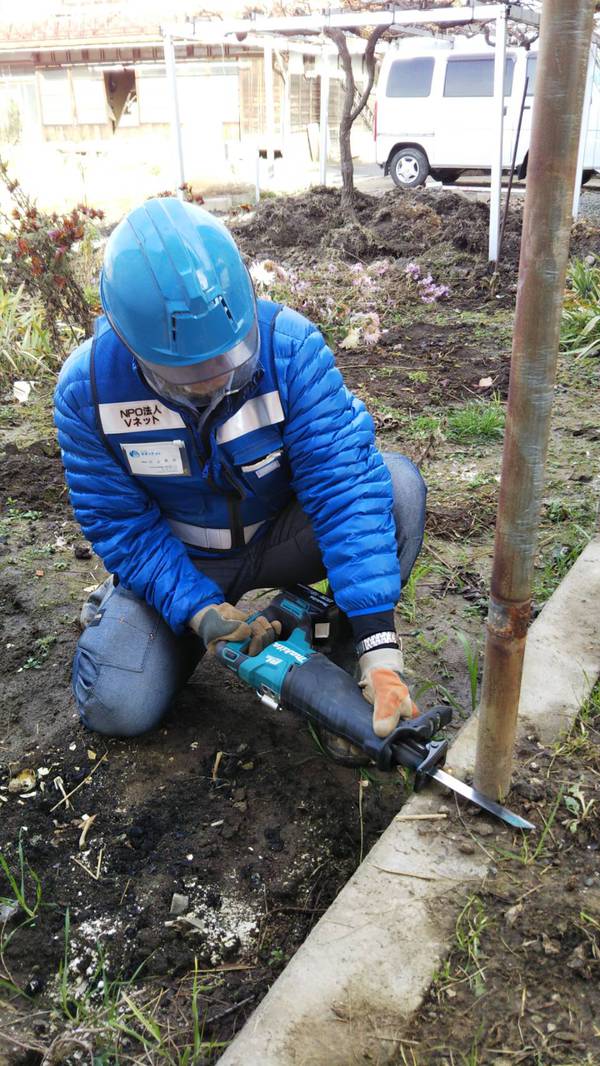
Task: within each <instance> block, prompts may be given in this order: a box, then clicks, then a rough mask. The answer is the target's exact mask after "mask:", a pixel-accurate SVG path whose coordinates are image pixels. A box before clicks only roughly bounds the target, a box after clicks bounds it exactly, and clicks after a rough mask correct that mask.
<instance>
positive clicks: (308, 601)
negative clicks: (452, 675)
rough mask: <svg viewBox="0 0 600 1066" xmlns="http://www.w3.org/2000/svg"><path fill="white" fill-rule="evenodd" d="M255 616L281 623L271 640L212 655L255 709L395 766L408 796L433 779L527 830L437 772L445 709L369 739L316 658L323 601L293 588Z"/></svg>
mask: <svg viewBox="0 0 600 1066" xmlns="http://www.w3.org/2000/svg"><path fill="white" fill-rule="evenodd" d="M260 614H261V615H263V616H264V617H266V618H268V619H269V620H270V621H275V620H278V621H279V622H281V626H282V632H281V636H280V638H279V639H278V640H275V641H274V642H273V643H272V644H270V645H269V647H267V648H265V649H264V650H263V651H262V652H260V653H259V654H258V655H253V656H250V655H247V654H246V653H245V651H244V648H245V647H246V645H245V644H244V643H235V642H231V641H229V642H226V641H220V642H219V643H218V644H217V649H216V655H217V658H218V659H219V661H220V662H221V663H222V664H223V666H225V667H227V669H229V670H231V671H232V672H233V673H234V674H236V675H237V676H238V677H239V678H241V680H242V681H245V682H246V684H248V685H249V686H250V687H251V688H252V689H254V691H255V692H256V694H257V696H258V698H259V700H260V701H261V702H262V703H264V704H266V705H267V706H268V707H271V708H272V709H273V710H277V709H279V708H285V709H286V710H291V711H295V712H296V713H298V714H300V715H302V716H303V717H305V718H308V719H309V721H311V722H313V724H314V725H315V726H317V727H318V728H322V729H325V730H328V731H329V732H331V733H335V734H337V735H338V736H340V737H344V738H345V739H346V740H348V741H350V743H352V744H354V745H355V746H356V747H358V748H360V749H361V750H362V751H364V753H365V755H367V756H368V757H369V759H371V760H372V761H373V762H374V763H375V765H376V766H377V768H378V769H380V770H393V769H394V768H395V767H397V766H403V767H407V768H408V769H410V770H413V771H414V774H415V784H414V787H415V791H419V789H421V788H422V787H423V785H424V784H425V783H426V782H427V781H428V780H430V779H433V780H436V781H438V782H439V783H440V784H442V785H444V786H445V787H446V788H451V789H453V790H454V791H455V792H458V793H460V794H461V795H462V796H465V797H466V798H467V799H469V800H471V802H473V803H475V804H477V806H479V807H481V808H483V809H484V810H486V811H488V812H489V813H490V814H493V815H495V816H496V817H498V818H501V819H502V820H503V821H505V822H507V823H508V824H509V825H512V826H514V827H515V828H519V829H533V828H535V827H534V826H533V825H532V823H531V822H528V821H527V820H526V819H524V818H521V816H520V815H518V814H515V813H513V812H512V811H509V810H507V808H506V807H503V806H502V805H501V804H499V803H496V802H495V801H494V800H492V799H490V798H489V797H488V796H484V795H483V793H481V792H478V791H477V790H476V789H474V788H472V787H471V786H470V785H467V784H465V782H463V781H460V780H459V779H457V778H455V777H453V776H452V775H451V774H448V773H446V772H445V771H444V770H443V769H442V767H443V765H444V762H445V758H446V752H447V750H448V742H447V741H446V740H436V739H434V737H435V735H436V734H437V733H438V732H439V730H440V729H442V728H443V726H445V725H448V724H449V723H450V721H451V719H452V708H451V707H450V706H447V705H445V706H441V707H434V708H433V709H432V710H429V711H425V712H424V713H423V714H421V715H419V717H418V718H413V719H410V720H404V721H401V722H400V723H399V724H398V726H397V727H396V729H394V731H393V732H392V733H391V734H390V735H389V736H387V737H378V736H376V734H375V733H374V732H373V726H372V708H371V706H370V704H369V703H367V701H366V700H365V699H364V697H363V695H362V692H361V690H360V688H359V686H358V685H357V683H356V681H355V680H354V678H353V677H351V676H350V674H348V673H347V672H346V671H345V670H342V669H341V667H339V666H336V664H335V663H333V662H332V661H331V659H329V658H328V657H327V655H326V654H324V652H325V651H329V650H330V649H331V646H332V644H333V642H334V641H335V639H336V636H337V633H338V626H339V611H338V609H337V607H336V606H335V603H334V601H333V600H332V599H330V597H328V596H324V595H323V594H322V593H320V592H317V591H316V590H315V589H313V588H310V587H309V586H306V585H296V586H295V587H294V588H293V589H291V590H289V591H286V592H282V593H280V594H279V595H278V596H276V597H275V598H274V599H273V600H272V601H271V603H270V604H269V606H268V607H267V608H266V610H264V611H261V612H260ZM319 649H322V650H319Z"/></svg>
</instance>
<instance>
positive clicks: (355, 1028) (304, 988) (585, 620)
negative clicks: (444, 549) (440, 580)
mask: <svg viewBox="0 0 600 1066" xmlns="http://www.w3.org/2000/svg"><path fill="white" fill-rule="evenodd" d="M599 674H600V536H596V537H595V538H594V539H593V540H592V541H591V542H590V544H589V545H588V546H587V548H586V549H585V551H584V552H583V553H582V555H581V556H580V557H579V559H578V560H577V562H576V563H575V565H574V566H573V567H572V568H571V570H570V571H569V573H568V574H567V576H566V577H565V579H564V580H563V582H562V583H561V585H560V586H559V588H558V589H557V590H556V591H555V593H554V594H553V596H552V597H551V599H550V600H549V601H548V603H547V604H546V606H545V607H544V610H543V611H542V613H541V614H540V615H539V617H538V618H537V619H536V621H535V622H534V623H533V625H532V626H531V629H530V631H529V637H528V640H527V647H526V654H525V665H524V671H523V684H522V690H521V702H520V707H519V735H520V736H526V735H527V734H529V733H531V732H535V733H536V734H537V736H539V738H540V740H541V741H542V742H543V743H544V744H545V745H548V744H550V743H552V742H553V741H554V740H555V739H556V738H557V737H558V736H559V734H560V733H561V732H563V731H564V730H565V729H567V728H568V727H569V726H570V725H571V724H572V723H573V721H574V719H575V717H576V715H577V713H578V711H579V708H580V706H581V704H582V702H583V701H584V700H585V699H586V697H587V696H588V695H589V693H590V691H591V689H592V688H593V686H594V684H595V682H596V679H597V678H598V676H599ZM476 739H477V722H476V720H475V719H474V718H473V719H471V720H470V721H469V722H467V723H466V725H465V726H464V727H463V729H461V731H460V733H459V734H458V736H457V738H456V740H455V742H454V744H453V745H452V749H451V751H450V756H449V759H448V763H447V767H448V768H449V769H451V770H453V771H454V772H455V773H456V774H457V775H458V776H464V775H465V774H467V773H469V772H472V769H473V765H474V760H475V748H476ZM439 805H440V795H439V792H438V790H437V789H436V788H435V787H432V788H431V789H428V790H427V791H426V792H424V793H420V794H419V795H416V796H413V797H411V799H410V800H409V801H408V803H407V804H405V806H404V807H403V808H402V816H403V817H404V818H405V819H406V818H407V816H410V815H415V814H427V813H431V812H434V811H436V810H437V809H438V808H439ZM449 828H450V832H449V831H448V830H449ZM497 832H498V834H508V833H510V830H509V829H507V828H503V827H502V826H501V825H500V824H498V828H497ZM460 839H461V838H460V836H458V835H457V834H456V833H453V832H452V827H449V826H448V824H446V823H443V822H436V821H431V822H427V821H408V820H405V821H400V820H399V819H398V818H395V819H394V820H393V821H392V823H391V825H390V826H389V827H388V828H387V829H386V830H385V832H384V833H383V834H382V836H381V837H380V839H379V840H378V841H377V843H376V844H375V846H374V847H373V848H372V849H371V851H370V852H369V854H368V855H367V856H366V858H365V860H364V861H363V863H362V864H361V865H360V866H359V868H358V869H357V870H356V872H355V873H354V874H353V876H352V877H351V878H350V880H349V881H348V883H347V884H346V885H345V886H344V888H343V889H342V891H341V892H340V894H339V895H338V897H337V898H336V899H335V900H334V902H333V903H332V905H331V906H330V907H329V909H328V910H327V911H326V913H325V914H324V915H323V917H322V918H321V919H320V921H319V922H318V924H317V925H316V926H315V927H314V929H313V930H312V932H311V933H310V935H309V936H308V937H307V939H306V941H305V942H304V944H303V945H302V946H301V947H300V948H299V950H298V951H297V952H296V954H295V955H294V957H293V959H292V960H291V962H290V963H289V965H288V966H287V967H286V969H285V970H284V972H283V973H282V974H281V976H280V977H279V978H278V979H277V981H276V982H275V984H274V985H273V986H272V987H271V989H270V990H269V992H268V993H267V995H266V996H265V998H264V999H263V1001H262V1003H261V1004H260V1005H259V1006H258V1007H257V1009H256V1010H255V1011H254V1013H253V1014H252V1015H251V1017H250V1018H249V1019H248V1021H247V1022H246V1024H245V1026H244V1027H243V1029H242V1030H241V1031H240V1033H239V1034H238V1036H237V1037H236V1039H235V1040H234V1041H233V1043H232V1044H231V1045H230V1047H229V1048H228V1049H227V1051H226V1052H225V1054H224V1055H222V1057H221V1058H220V1059H219V1063H220V1066H349V1064H351V1063H354V1062H356V1063H358V1062H364V1061H365V1059H366V1060H368V1061H369V1062H370V1063H371V1064H372V1066H375V1064H376V1066H383V1064H384V1063H386V1062H388V1061H389V1060H390V1058H391V1057H392V1055H393V1053H394V1046H395V1032H397V1025H398V1022H399V1021H400V1020H405V1019H406V1018H408V1017H410V1015H411V1014H412V1013H413V1012H414V1011H415V1010H416V1009H417V1008H418V1007H419V1005H420V1004H421V1002H422V1000H423V997H424V995H425V993H426V992H427V989H428V988H429V985H430V984H431V980H432V977H433V975H434V973H435V970H436V969H437V968H438V966H439V964H440V962H441V961H442V960H443V959H444V957H445V956H446V954H447V952H448V950H449V946H450V940H451V937H452V935H453V932H454V927H455V922H456V918H457V915H458V913H459V909H460V906H461V904H462V901H463V900H464V898H465V896H466V895H467V894H468V892H469V891H472V890H474V889H476V888H477V887H478V886H479V885H480V884H481V882H482V881H483V879H484V878H485V876H486V874H487V871H488V868H489V865H490V860H489V859H488V858H487V857H486V856H485V854H484V852H483V851H480V853H479V854H477V855H468V854H464V853H463V852H461V850H460V849H459V843H460Z"/></svg>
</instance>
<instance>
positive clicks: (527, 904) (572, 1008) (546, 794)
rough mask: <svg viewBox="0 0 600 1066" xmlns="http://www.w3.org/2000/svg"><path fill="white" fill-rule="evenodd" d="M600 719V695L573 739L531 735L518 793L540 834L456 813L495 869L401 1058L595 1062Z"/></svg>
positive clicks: (599, 1047)
mask: <svg viewBox="0 0 600 1066" xmlns="http://www.w3.org/2000/svg"><path fill="white" fill-rule="evenodd" d="M599 726H600V700H596V701H595V711H594V712H593V713H592V714H591V715H590V716H589V717H588V716H586V719H585V723H582V724H580V725H579V726H578V727H577V728H576V730H575V731H574V734H573V736H572V738H571V740H570V741H568V742H566V743H564V744H562V745H557V746H556V747H555V748H554V749H551V750H550V749H546V748H544V747H543V746H542V745H541V744H539V743H537V742H536V741H535V739H534V738H532V739H531V740H530V741H529V742H528V743H527V744H526V745H524V746H523V748H522V749H521V751H520V752H519V759H520V770H519V773H518V775H517V778H516V781H515V784H514V788H513V792H514V793H516V794H517V795H519V796H521V797H522V798H525V800H526V802H525V807H526V809H527V810H528V817H530V818H531V819H532V820H533V821H534V822H535V823H536V824H537V825H539V826H540V827H543V826H544V825H548V827H549V829H548V832H547V834H546V835H545V837H544V839H543V841H541V842H540V836H539V835H538V836H537V838H536V839H534V840H533V841H532V842H531V844H530V847H529V849H527V848H526V847H525V846H524V843H523V841H519V842H517V844H516V846H513V847H512V848H511V847H510V846H509V847H507V846H506V843H505V840H506V837H504V839H502V838H501V837H500V835H498V836H496V834H495V833H494V832H493V831H491V832H488V833H486V836H485V837H483V839H482V834H481V832H478V831H477V830H475V833H472V832H467V834H465V833H464V829H465V828H466V823H465V821H464V820H463V819H461V818H459V817H458V816H457V815H453V816H452V819H453V826H452V830H454V832H457V833H458V834H460V835H461V836H462V837H463V839H464V843H463V844H462V847H464V848H465V849H470V850H473V851H475V850H476V849H477V848H482V849H483V850H484V851H485V852H486V854H487V855H488V856H489V857H491V858H492V860H493V862H494V865H493V866H492V874H491V876H490V877H489V878H488V879H487V881H486V882H485V884H484V885H483V887H482V888H481V890H479V891H476V892H475V893H474V894H473V895H472V896H471V897H469V898H468V899H467V900H466V901H465V909H464V910H463V911H462V912H461V916H460V918H459V921H458V923H457V936H456V939H455V942H454V944H453V946H452V950H451V953H450V956H449V959H448V960H447V963H446V964H445V966H444V967H442V968H441V970H440V971H439V973H438V975H437V977H436V980H435V981H434V984H433V986H432V989H431V992H430V994H429V997H428V999H427V1001H426V1002H425V1003H424V1005H423V1007H422V1008H421V1010H420V1011H419V1012H418V1014H417V1016H416V1018H414V1019H412V1020H411V1023H410V1026H405V1027H404V1029H403V1031H401V1033H400V1035H399V1044H398V1048H397V1051H396V1053H395V1054H394V1056H393V1060H392V1061H393V1063H394V1066H407V1064H411V1066H459V1064H460V1066H462V1064H463V1063H464V1064H469V1066H470V1064H481V1066H500V1064H501V1063H502V1064H505V1063H507V1062H510V1063H513V1062H514V1063H519V1064H521V1066H542V1064H543V1066H550V1064H551V1063H555V1064H560V1066H584V1064H589V1066H592V1064H595V1063H598V1062H600V1027H599V1025H598V1019H599V1017H600V854H599V850H600V823H599V822H598V813H597V812H598V804H599V802H600V772H599V771H600V731H599V729H598V727H599ZM578 795H579V796H582V797H583V798H584V803H586V804H589V805H590V806H589V809H588V815H587V817H581V812H582V809H583V808H582V804H581V803H580V802H579V801H578V800H576V799H575V796H578ZM565 801H568V802H570V803H571V804H572V805H574V808H575V810H578V812H579V816H578V817H576V815H575V814H574V813H572V812H571V811H570V810H569V808H568V807H567V805H566V802H565ZM488 830H489V827H488ZM538 848H539V850H537V853H536V849H538Z"/></svg>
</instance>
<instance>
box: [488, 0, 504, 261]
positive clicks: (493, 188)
mask: <svg viewBox="0 0 600 1066" xmlns="http://www.w3.org/2000/svg"><path fill="white" fill-rule="evenodd" d="M505 76H506V11H505V10H504V9H503V10H501V11H499V12H498V14H497V15H496V43H495V46H494V117H495V127H496V129H495V133H496V136H495V137H494V155H493V158H492V180H491V184H490V232H489V245H488V248H489V251H488V260H489V262H490V263H491V264H493V266H496V263H497V262H498V249H499V246H500V212H501V207H502V203H501V196H502V154H503V153H502V149H503V142H504V80H505Z"/></svg>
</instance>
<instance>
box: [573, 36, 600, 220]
mask: <svg viewBox="0 0 600 1066" xmlns="http://www.w3.org/2000/svg"><path fill="white" fill-rule="evenodd" d="M596 52H597V48H596V46H595V45H592V47H591V49H590V58H589V62H588V70H587V79H586V84H585V97H584V101H583V118H582V120H581V137H580V138H579V152H578V155H577V173H576V176H575V193H574V196H573V210H572V212H571V214H572V216H573V218H574V219H576V218H577V216H578V214H579V201H580V199H581V183H582V181H583V171H584V169H585V166H584V164H585V149H586V142H587V135H588V129H589V124H590V107H591V104H592V86H593V83H594V67H595V65H596Z"/></svg>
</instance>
